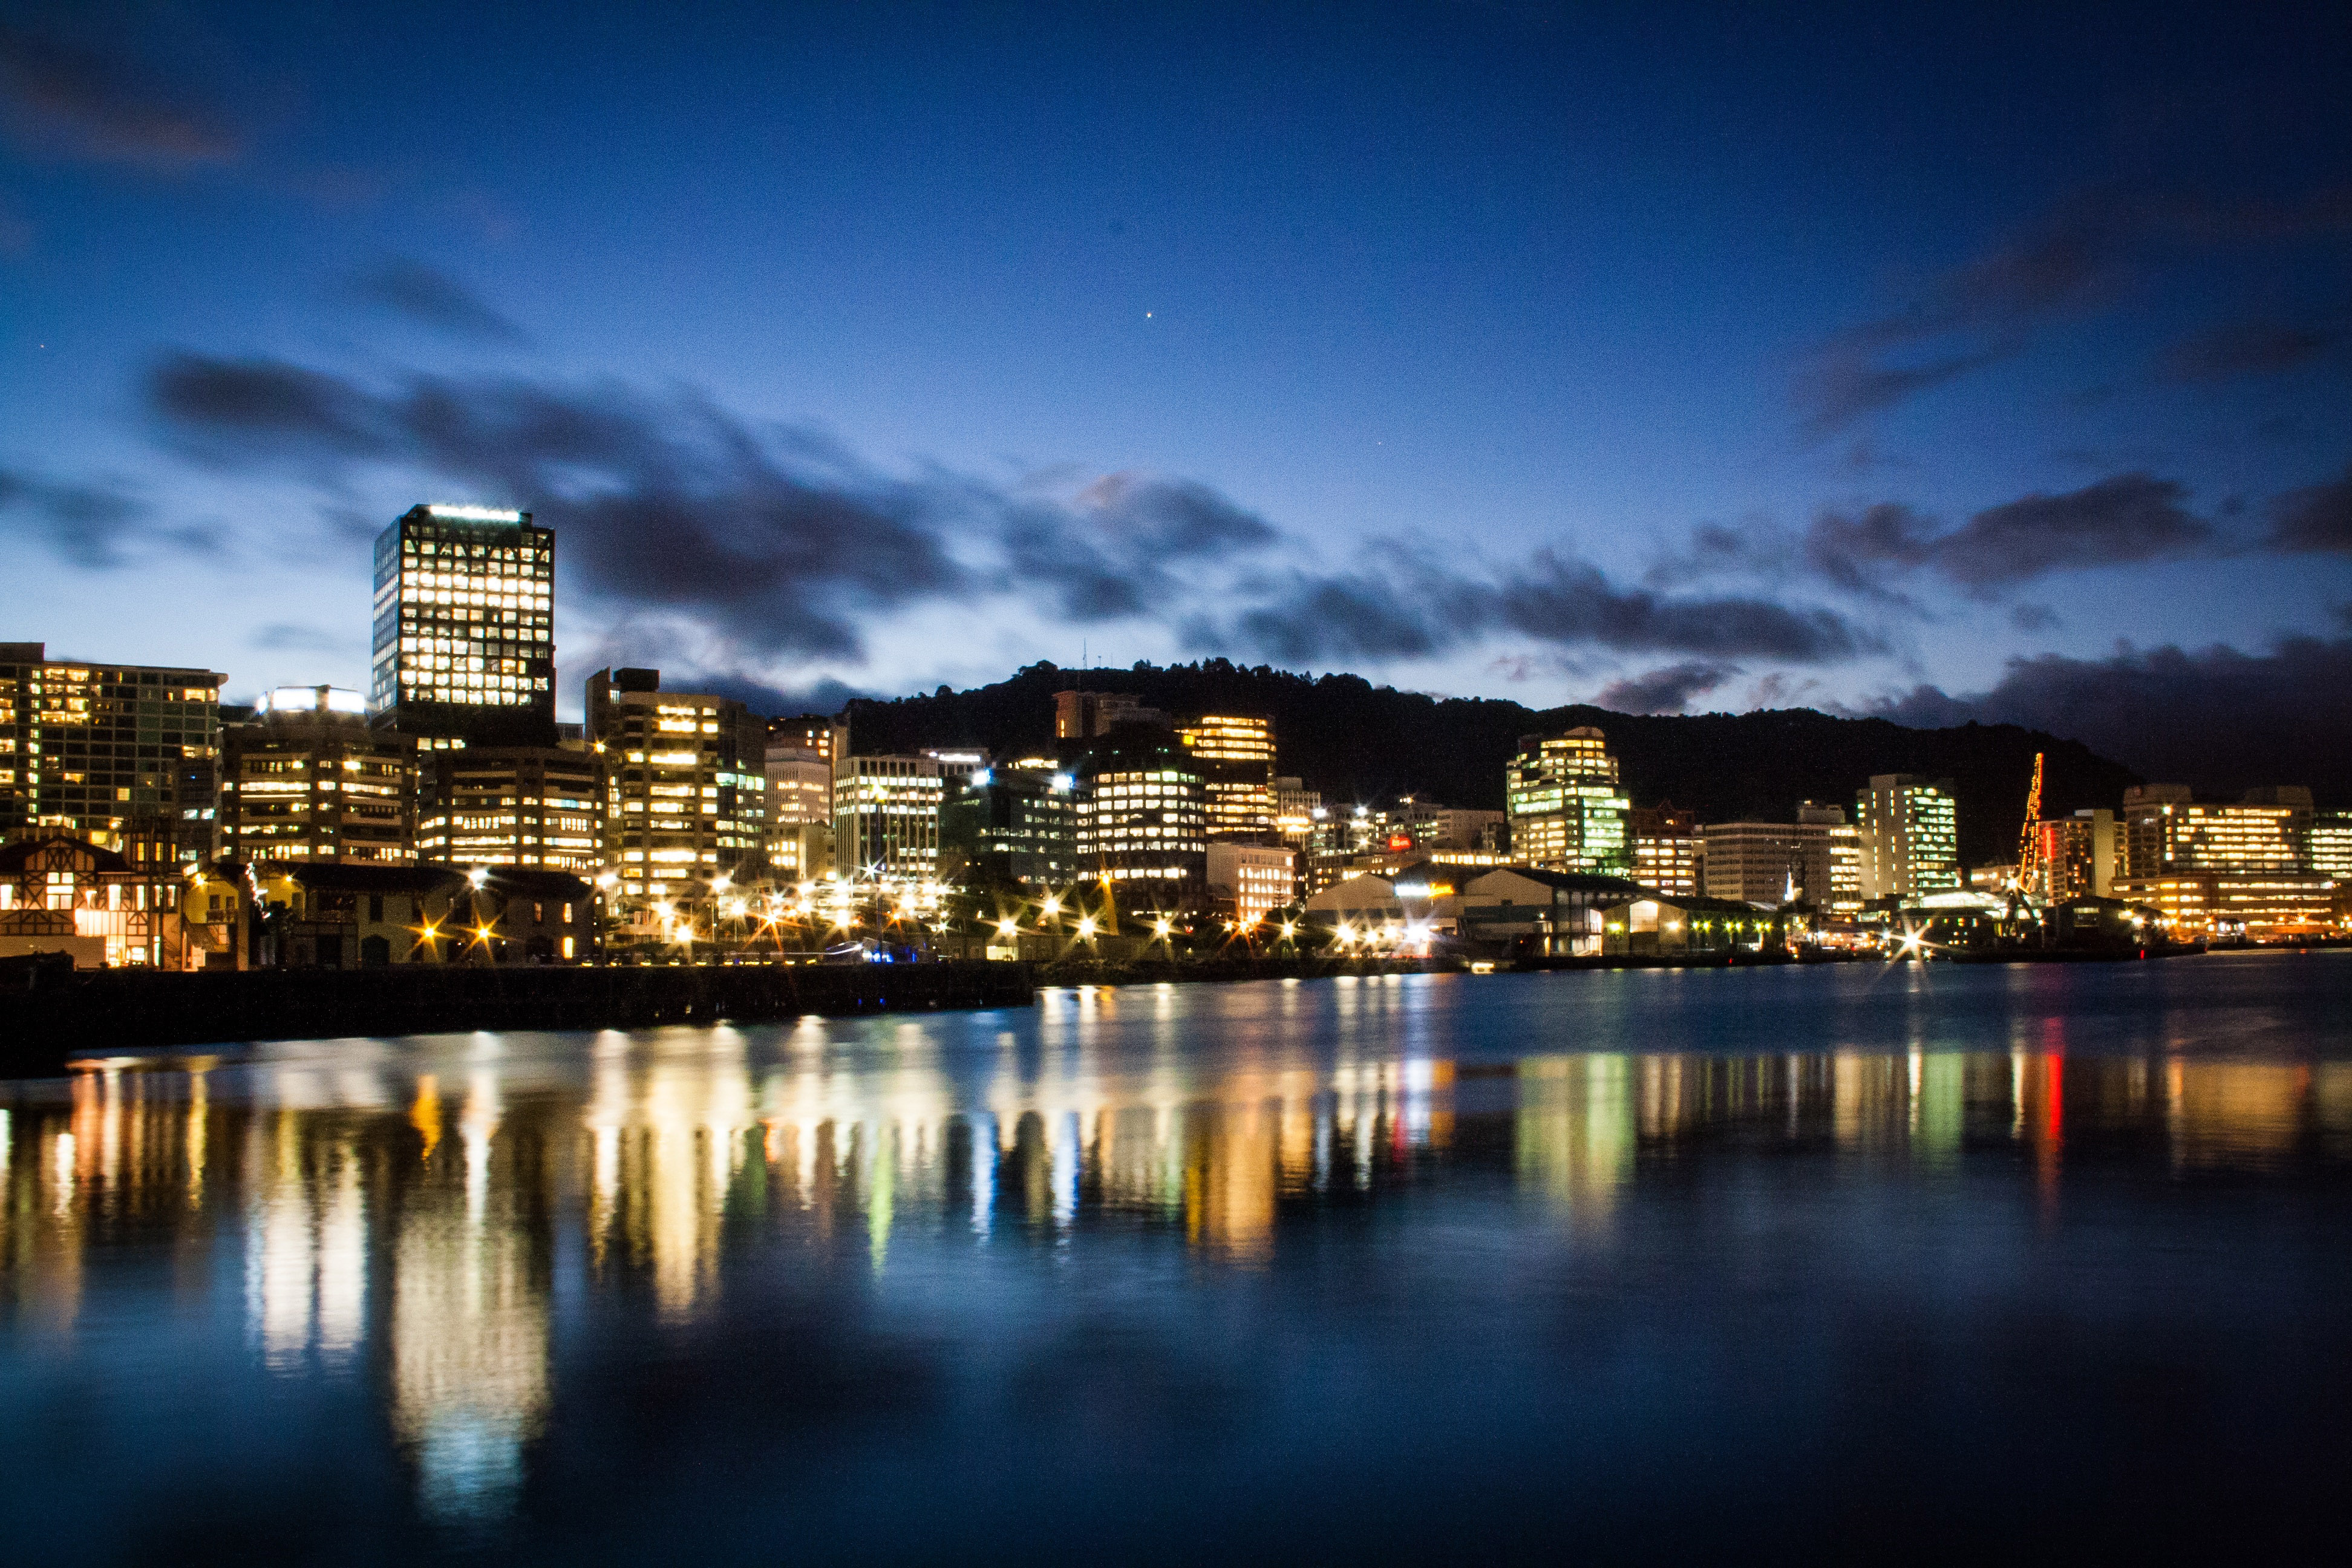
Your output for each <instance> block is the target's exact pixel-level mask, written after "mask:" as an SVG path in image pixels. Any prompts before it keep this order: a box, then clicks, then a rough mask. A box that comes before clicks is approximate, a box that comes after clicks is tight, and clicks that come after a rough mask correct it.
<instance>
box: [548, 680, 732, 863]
mask: <svg viewBox="0 0 2352 1568" xmlns="http://www.w3.org/2000/svg"><path fill="white" fill-rule="evenodd" d="M588 735H589V739H590V742H591V744H592V745H593V746H597V747H600V748H602V755H603V759H604V865H605V866H606V868H608V869H609V870H611V871H612V872H613V873H614V875H615V877H616V878H617V879H618V884H617V885H618V890H619V893H620V896H621V900H622V902H623V904H624V905H625V906H634V905H635V903H637V902H639V901H641V900H671V899H675V898H678V897H682V896H698V895H699V893H700V892H701V890H702V889H707V888H709V886H711V885H714V884H716V883H719V882H720V881H732V882H736V883H748V882H751V881H754V880H757V879H759V878H761V876H762V875H763V874H764V873H765V871H766V869H767V855H766V846H765V842H764V841H765V838H766V829H767V792H768V780H767V773H766V764H767V746H768V737H767V725H766V723H765V721H762V720H760V719H757V718H754V717H753V716H752V714H751V710H749V709H747V708H745V707H744V705H743V704H742V703H740V702H739V701H737V700H734V699H733V698H731V697H719V696H716V695H712V694H710V693H707V692H670V691H664V690H662V689H661V672H660V671H659V670H654V669H600V670H598V671H597V672H596V673H595V674H594V675H593V676H590V677H589V678H588Z"/></svg>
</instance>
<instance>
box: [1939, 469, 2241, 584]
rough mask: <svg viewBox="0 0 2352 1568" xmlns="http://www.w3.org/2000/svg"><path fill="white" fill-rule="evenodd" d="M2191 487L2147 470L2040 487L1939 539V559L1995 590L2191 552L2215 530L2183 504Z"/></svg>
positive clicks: (1963, 578) (1961, 580)
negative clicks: (2070, 571)
mask: <svg viewBox="0 0 2352 1568" xmlns="http://www.w3.org/2000/svg"><path fill="white" fill-rule="evenodd" d="M2186 493H2187V492H2186V491H2184V490H2183V489H2181V487H2180V486H2179V484H2177V483H2175V482H2174V481H2172V480H2170V479H2153V478H2151V477H2149V476H2148V475H2147V474H2119V475H2117V476H2116V477H2115V478H2113V479H2101V480H2100V481H2098V482H2097V483H2096V484H2092V485H2085V486H2084V487H2083V488H2082V489H2078V490H2068V491H2065V492H2064V493H2063V494H2059V495H2048V494H2043V493H2040V492H2036V493H2035V494H2032V495H2029V496H2024V497H2021V498H2020V499H2019V500H2013V501H2009V502H2006V503H2004V504H2002V505H2000V506H1995V507H1988V508H1986V509H1985V510H1982V511H1980V512H1979V513H1977V514H1976V515H1975V516H1974V517H1972V518H1970V519H1969V521H1968V522H1967V523H1966V524H1965V525H1964V526H1962V527H1961V528H1959V529H1958V530H1955V531H1953V532H1950V533H1948V534H1945V535H1943V536H1942V537H1940V538H1939V539H1937V541H1936V542H1935V546H1934V556H1933V559H1934V563H1935V565H1936V568H1937V570H1938V571H1940V572H1942V573H1943V574H1945V575H1946V576H1948V577H1949V578H1951V579H1952V580H1953V581H1954V582H1956V583H1958V584H1961V585H1962V586H1964V587H1969V588H1992V587H2000V586H2005V585H2007V584H2012V583H2022V582H2027V581H2029V580H2031V579H2032V578H2035V577H2041V576H2045V575H2047V574H2050V573H2052V572H2057V571H2063V570H2065V569H2067V568H2071V567H2082V566H2105V565H2112V564H2115V563H2118V562H2126V561H2152V560H2158V559H2161V558H2164V557H2168V556H2174V555H2186V554H2190V553H2193V552H2197V551H2199V550H2200V549H2202V548H2203V547H2204V546H2205V545H2206V543H2207V542H2209V541H2210V539H2211V537H2212V530H2211V528H2210V527H2209V526H2208V525H2207V524H2206V523H2205V522H2203V521H2201V520H2200V519H2198V518H2196V517H2193V516H2191V515H2190V514H2189V511H2188V510H2187V509H2186V508H2185V507H2183V506H2182V505H2181V504H2180V503H2181V500H2182V499H2183V497H2184V496H2185V495H2186Z"/></svg>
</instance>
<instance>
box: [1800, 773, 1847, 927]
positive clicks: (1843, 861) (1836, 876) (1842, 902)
mask: <svg viewBox="0 0 2352 1568" xmlns="http://www.w3.org/2000/svg"><path fill="white" fill-rule="evenodd" d="M1797 826H1799V827H1801V828H1805V829H1809V830H1814V832H1815V833H1817V835H1818V836H1817V837H1816V836H1811V835H1809V836H1808V837H1807V838H1806V840H1805V854H1806V861H1805V866H1806V872H1805V876H1806V881H1805V897H1806V898H1807V899H1808V900H1811V903H1812V904H1813V906H1814V907H1815V908H1816V909H1818V910H1821V911H1822V913H1823V914H1825V915H1830V916H1832V917H1835V918H1840V919H1843V918H1850V917H1852V916H1853V915H1855V914H1858V913H1860V912H1861V910H1862V829H1861V828H1859V827H1857V826H1854V825H1853V823H1851V822H1848V821H1847V820H1846V819H1845V807H1843V806H1842V805H1814V804H1813V803H1812V802H1811V801H1810V800H1808V801H1804V802H1801V803H1800V804H1799V805H1798V806H1797Z"/></svg>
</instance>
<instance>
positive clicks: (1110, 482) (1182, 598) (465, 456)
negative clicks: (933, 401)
mask: <svg viewBox="0 0 2352 1568" xmlns="http://www.w3.org/2000/svg"><path fill="white" fill-rule="evenodd" d="M146 393H147V400H148V405H149V407H150V409H151V410H152V413H153V415H154V416H155V417H156V420H157V422H158V425H159V426H160V428H161V430H162V432H163V435H164V437H165V438H166V439H167V440H169V441H170V442H172V443H173V444H174V445H175V446H177V447H179V448H180V449H181V450H182V451H183V452H184V453H185V454H187V455H188V456H190V457H191V458H194V459H196V460H199V461H203V462H207V463H212V464H217V465H222V466H226V467H230V468H237V469H250V468H255V467H257V466H261V467H268V466H277V467H280V468H285V469H287V470H289V471H291V472H293V473H295V474H297V475H299V476H302V477H306V478H308V479H312V480H314V481H316V482H317V483H319V484H320V485H321V486H322V487H324V488H325V489H328V490H329V492H330V495H329V498H328V501H327V503H326V505H325V506H324V511H325V513H326V514H327V515H328V517H329V518H330V519H333V518H336V517H341V516H342V515H343V514H344V512H345V511H346V510H348V507H349V504H350V503H349V498H350V497H351V496H352V495H353V494H356V493H360V492H361V491H362V489H364V488H365V487H363V486H362V485H361V484H360V483H359V481H360V479H362V477H364V476H366V475H367V474H368V473H369V472H370V471H371V470H382V471H383V474H397V475H401V476H404V477H405V479H406V481H407V482H409V483H412V484H418V483H423V482H426V481H429V482H430V483H431V484H433V485H434V486H435V487H436V489H439V490H441V491H442V492H443V493H444V496H445V499H453V500H454V499H468V500H480V501H486V502H491V503H495V504H501V505H512V506H520V507H524V508H527V509H529V510H532V511H533V512H534V513H536V514H537V515H538V516H539V517H540V519H541V521H545V522H548V523H551V524H553V525H554V526H556V527H557V529H558V536H559V544H558V551H559V559H560V561H561V562H562V565H563V568H564V570H565V572H566V574H567V579H568V580H569V581H571V582H572V584H574V585H575V586H576V587H577V588H579V589H584V590H585V591H586V592H587V594H588V595H590V596H591V597H592V598H593V599H594V600H595V601H597V602H599V604H600V605H602V606H604V608H605V609H607V610H608V611H611V612H614V613H617V614H620V615H623V616H641V617H645V616H649V617H656V618H658V617H660V616H672V617H674V618H675V619H676V620H677V624H679V625H681V626H692V627H694V628H696V632H697V635H698V637H715V638H717V639H718V643H719V646H718V647H709V646H703V647H699V649H698V657H699V658H700V668H729V667H730V665H729V664H728V661H729V660H730V659H732V660H733V661H735V662H734V664H733V665H732V666H731V667H733V668H746V667H750V666H753V665H757V664H759V663H761V661H763V660H772V659H774V658H783V657H797V658H857V657H859V656H860V654H861V652H862V640H861V637H860V636H859V633H858V630H857V627H858V626H859V625H860V624H861V623H862V622H863V621H864V620H865V619H866V617H867V616H870V615H872V614H874V613H877V612H887V611H891V610H894V609H898V608H902V607H906V606H909V605H913V604H915V603H917V602H918V601H922V600H937V599H940V598H942V597H947V596H950V595H952V596H957V597H960V598H962V599H966V600H975V601H976V600H980V599H982V598H988V597H992V596H997V595H1002V596H1005V597H1009V598H1013V599H1015V600H1020V599H1027V600H1031V601H1042V602H1043V604H1044V605H1046V606H1049V607H1050V608H1051V609H1052V610H1053V611H1054V612H1055V614H1057V615H1059V616H1063V617H1065V618H1067V619H1075V620H1079V621H1099V620H1111V619H1120V618H1129V617H1132V618H1145V619H1153V620H1157V621H1160V623H1162V624H1164V625H1168V626H1172V627H1174V628H1176V629H1177V631H1178V633H1179V635H1180V636H1181V637H1183V638H1184V639H1185V640H1186V641H1187V642H1189V643H1192V644H1195V645H1198V646H1200V647H1202V650H1203V651H1209V652H1219V651H1226V650H1230V649H1247V650H1252V651H1255V652H1258V653H1261V654H1265V655H1270V656H1272V657H1275V658H1279V659H1282V660H1284V661H1286V662H1289V663H1294V664H1307V663H1313V662H1317V661H1321V660H1328V659H1332V658H1375V659H1399V658H1420V657H1423V656H1426V655H1430V654H1433V653H1436V652H1439V651H1442V650H1444V649H1445V648H1448V647H1456V646H1460V645H1463V644H1465V643H1470V642H1474V641H1476V640H1478V639H1480V638H1482V637H1487V636H1490V635H1493V634H1495V633H1497V632H1502V631H1511V632H1515V633H1517V634H1520V635H1521V636H1523V637H1533V638H1537V639H1539V640H1541V641H1543V642H1546V643H1549V644H1551V645H1554V646H1556V647H1565V646H1574V645H1585V646H1590V647H1598V648H1606V649H1610V650H1613V651H1618V652H1633V653H1670V654H1692V655H1696V656H1703V657H1706V658H1718V659H1720V658H1738V657H1744V656H1748V655H1759V656H1770V657H1775V658H1789V659H1797V660H1806V661H1825V660H1835V659H1843V658H1852V657H1853V656H1855V655H1856V654H1858V653H1862V652H1868V651H1874V650H1875V649H1876V648H1877V647H1878V646H1879V645H1878V643H1877V642H1876V641H1875V640H1874V638H1872V637H1869V636H1868V635H1866V634H1865V633H1864V632H1863V631H1861V630H1860V629H1858V628H1857V627H1855V626H1853V625H1852V624H1851V623H1849V622H1848V621H1846V620H1845V619H1843V617H1841V616H1837V615H1835V614H1833V613H1832V612H1830V611H1827V610H1821V609H1814V608H1809V607H1802V606H1799V607H1790V606H1788V605H1780V604H1777V603H1774V602H1771V601H1769V600H1767V599H1761V598H1755V597H1744V596H1736V595H1735V596H1716V597H1700V596H1677V595H1665V594H1660V593H1657V592H1654V591H1651V590H1648V589H1640V588H1622V587H1619V586H1617V585H1615V584H1612V583H1611V582H1610V580H1609V579H1608V578H1607V577H1606V576H1604V575H1603V574H1601V571H1600V570H1599V569H1598V568H1596V567H1594V566H1592V565H1591V564H1590V563H1584V562H1582V561H1579V560H1572V559H1567V558H1563V557H1561V556H1559V555H1557V554H1555V553H1552V552H1540V553H1538V556H1537V557H1536V559H1535V561H1534V563H1533V564H1532V565H1531V566H1530V567H1528V568H1527V569H1524V570H1521V571H1518V572H1516V573H1512V574H1506V575H1504V576H1502V577H1500V578H1486V577H1481V576H1475V575H1469V574H1464V573H1463V572H1461V571H1458V570H1454V569H1452V568H1450V567H1448V566H1446V565H1444V564H1440V563H1427V562H1409V563H1408V564H1409V565H1410V567H1411V570H1410V571H1407V570H1405V568H1404V566H1401V565H1400V564H1399V563H1400V562H1401V561H1404V560H1405V559H1406V558H1405V557H1402V556H1400V555H1399V554H1397V553H1396V552H1394V551H1393V550H1391V551H1390V552H1389V553H1388V554H1386V555H1385V556H1384V557H1383V559H1384V561H1386V563H1387V564H1386V565H1384V566H1383V567H1381V568H1380V569H1374V570H1347V571H1339V572H1317V571H1311V570H1306V569H1302V568H1299V567H1297V566H1295V565H1292V564H1289V563H1288V562H1287V561H1286V556H1288V555H1290V554H1291V552H1292V548H1293V542H1291V541H1288V540H1286V538H1285V537H1284V536H1283V535H1282V534H1281V533H1280V532H1279V531H1277V530H1276V528H1275V527H1274V526H1273V525H1272V524H1270V523H1269V522H1267V521H1266V520H1265V519H1264V518H1262V517H1260V516H1258V515H1257V514H1256V513H1255V512H1253V511H1250V510H1247V509H1245V508H1244V507H1241V506H1238V505H1236V504H1235V503H1234V501H1233V500H1230V499H1229V498H1227V497H1225V496H1223V495H1221V494H1219V493H1218V492H1217V491H1215V490H1213V489H1210V488H1209V487H1207V486H1204V485H1201V484H1198V483H1194V482H1192V481H1187V480H1182V479H1167V478H1161V477H1158V476H1153V475H1148V474H1137V473H1124V472H1123V473H1115V474H1111V475H1108V476H1106V477H1103V478H1101V479H1096V480H1094V481H1093V482H1091V483H1087V484H1085V485H1081V486H1077V487H1076V488H1075V489H1073V488H1070V487H1069V486H1068V485H1067V483H1066V481H1063V488H1062V489H1054V488H1052V487H1051V486H1048V485H1046V484H1045V483H1043V482H1041V481H1032V482H1031V483H1030V484H1028V485H1025V486H1023V487H1016V488H1014V489H1010V490H1008V489H1000V488H998V487H995V486H992V485H990V484H987V483H984V482H982V481H981V480H979V479H972V478H970V477H968V476H961V475H957V474H953V473H948V472H942V471H924V472H921V473H919V474H917V475H915V476H913V477H901V476H898V475H892V474H886V473H882V472H879V471H877V470H876V469H874V468H871V467H870V466H868V465H867V464H866V463H865V462H863V461H862V460H861V459H859V458H857V457H856V454H854V453H851V452H848V451H846V450H844V449H842V448H841V447H837V446H835V445H833V444H831V443H828V442H826V441H824V440H823V439H822V438H820V437H817V436H815V435H814V434H813V433H811V432H809V431H806V430H799V429H792V428H787V427H782V426H754V425H752V424H751V423H749V422H747V421H745V420H743V419H741V418H740V417H738V416H734V415H732V414H730V413H729V412H727V411H726V410H724V409H721V408H719V407H717V406H715V405H712V404H711V403H710V402H709V401H708V400H707V399H704V398H701V397H699V396H697V395H692V394H690V393H686V392H677V391H673V392H669V393H666V394H662V395H649V394H646V393H644V392H641V391H638V390H635V389H633V388H631V387H628V386H625V385H622V384H614V383H602V384H593V385H589V386H584V387H583V386H558V385H550V384H541V383H538V382H534V381H530V380H525V379H520V378H515V377H500V378H488V379H478V380H469V381H463V382H460V381H456V380H451V379H447V378H443V377H436V376H427V375H412V376H408V377H406V378H404V379H401V380H399V381H397V382H396V383H394V384H390V385H388V386H381V387H372V386H369V385H366V384H360V383H358V382H354V381H351V380H347V379H344V378H341V377H339V376H334V375H329V374H322V373H320V372H317V371H313V370H310V369H307V368H304V367H302V366H299V365H292V364H288V363H283V362H280V361H276V360H268V359H241V360H240V359H221V358H212V357H207V356H203V355H195V354H187V353H177V354H172V355H168V356H166V357H165V358H163V360H161V361H159V362H158V363H156V364H154V365H153V366H152V370H151V372H150V374H149V377H148V383H147V387H146ZM379 477H380V476H379ZM730 650H731V651H730Z"/></svg>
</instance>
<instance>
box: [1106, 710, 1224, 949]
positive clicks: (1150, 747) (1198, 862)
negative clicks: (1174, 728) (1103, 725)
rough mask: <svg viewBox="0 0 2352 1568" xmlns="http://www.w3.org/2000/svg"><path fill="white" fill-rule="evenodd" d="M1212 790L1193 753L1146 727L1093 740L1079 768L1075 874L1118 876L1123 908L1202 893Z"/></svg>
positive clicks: (1175, 902) (1165, 903) (1158, 905)
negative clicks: (1193, 758)
mask: <svg viewBox="0 0 2352 1568" xmlns="http://www.w3.org/2000/svg"><path fill="white" fill-rule="evenodd" d="M1208 851H1209V838H1208V795H1207V791H1206V790H1205V789H1204V788H1202V779H1201V775H1200V773H1199V772H1198V771H1197V770H1196V768H1195V766H1194V764H1193V763H1192V758H1191V756H1190V755H1189V754H1188V753H1187V752H1185V751H1184V750H1183V748H1181V746H1176V745H1172V744H1171V743H1169V741H1168V739H1167V738H1165V737H1155V736H1153V735H1152V733H1151V732H1150V731H1148V730H1142V731H1129V732H1128V733H1126V734H1124V735H1121V736H1118V737H1117V738H1114V739H1112V740H1108V741H1105V742H1102V743H1100V744H1097V745H1096V746H1095V747H1093V748H1092V749H1091V750H1090V751H1089V752H1087V758H1086V760H1085V762H1084V763H1082V764H1081V765H1080V768H1079V772H1078V833H1077V863H1078V874H1079V875H1080V876H1081V877H1087V878H1093V879H1099V880H1101V881H1103V882H1117V883H1118V884H1119V903H1120V907H1121V908H1123V909H1138V910H1139V909H1145V908H1155V909H1181V908H1184V907H1187V905H1188V904H1190V903H1192V902H1196V901H1198V900H1200V899H1201V898H1202V896H1203V891H1204V889H1205V888H1206V885H1207V880H1208V871H1209V859H1208Z"/></svg>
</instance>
